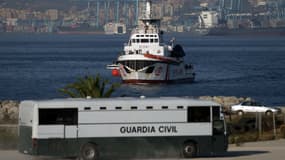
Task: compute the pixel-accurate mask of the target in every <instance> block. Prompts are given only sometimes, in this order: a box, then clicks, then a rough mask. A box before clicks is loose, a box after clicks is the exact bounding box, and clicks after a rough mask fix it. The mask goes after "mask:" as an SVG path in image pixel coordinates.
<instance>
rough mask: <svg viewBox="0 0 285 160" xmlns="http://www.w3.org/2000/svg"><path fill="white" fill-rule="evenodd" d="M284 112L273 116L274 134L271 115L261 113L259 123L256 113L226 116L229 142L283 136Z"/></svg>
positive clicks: (271, 138)
mask: <svg viewBox="0 0 285 160" xmlns="http://www.w3.org/2000/svg"><path fill="white" fill-rule="evenodd" d="M284 116H285V114H284V113H283V114H277V115H276V116H275V126H276V132H275V133H276V134H274V125H273V116H272V115H271V116H266V115H264V114H263V115H262V116H261V117H262V121H261V123H260V124H259V117H258V116H257V115H256V114H250V113H247V114H245V115H243V116H238V115H231V117H226V121H227V127H228V133H229V134H230V135H229V143H230V144H236V145H237V146H240V145H242V143H244V142H255V141H266V140H274V139H277V138H285V124H284V123H285V122H284ZM260 126H261V128H259V127H260Z"/></svg>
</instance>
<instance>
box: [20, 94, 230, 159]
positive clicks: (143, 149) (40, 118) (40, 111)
mask: <svg viewBox="0 0 285 160" xmlns="http://www.w3.org/2000/svg"><path fill="white" fill-rule="evenodd" d="M227 147H228V142H227V131H226V126H225V121H224V115H223V113H222V109H221V106H220V105H219V104H217V103H215V102H212V101H205V100H197V99H191V98H187V97H158V98H146V97H139V98H133V97H129V98H101V99H53V100H26V101H22V102H21V103H20V111H19V151H20V152H21V153H24V154H29V155H35V156H57V157H79V158H80V159H83V160H98V159H100V158H102V157H108V156H111V155H112V156H116V157H118V156H119V157H124V156H136V157H138V156H139V157H144V156H150V157H153V156H156V155H157V154H158V155H159V156H163V155H166V156H167V155H168V153H170V152H173V153H175V155H177V156H181V157H185V158H189V157H195V156H201V155H215V154H220V153H223V152H226V151H227Z"/></svg>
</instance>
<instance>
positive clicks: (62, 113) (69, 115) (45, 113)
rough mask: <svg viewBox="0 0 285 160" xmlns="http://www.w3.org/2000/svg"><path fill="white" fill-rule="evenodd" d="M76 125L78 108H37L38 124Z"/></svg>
mask: <svg viewBox="0 0 285 160" xmlns="http://www.w3.org/2000/svg"><path fill="white" fill-rule="evenodd" d="M55 124H63V125H77V124H78V109H77V108H64V109H51V108H44V109H43V108H41V109H39V125H55Z"/></svg>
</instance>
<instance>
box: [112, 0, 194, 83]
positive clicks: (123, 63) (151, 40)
mask: <svg viewBox="0 0 285 160" xmlns="http://www.w3.org/2000/svg"><path fill="white" fill-rule="evenodd" d="M184 56H185V52H184V50H183V48H182V46H181V45H179V44H175V39H174V38H173V39H172V40H171V41H170V42H169V44H166V43H164V41H163V32H162V31H161V30H160V19H156V18H153V17H152V10H151V1H150V0H147V1H146V4H145V10H144V14H143V16H142V17H141V18H140V19H139V22H138V26H137V27H136V28H134V29H133V31H132V33H131V35H130V39H129V41H128V43H127V44H125V46H124V50H123V51H122V53H121V54H120V55H119V56H118V58H117V60H116V62H115V63H114V64H112V65H108V66H107V68H109V69H111V70H112V74H113V76H120V77H121V78H122V81H123V82H124V83H169V82H177V81H186V82H192V81H193V80H194V78H195V73H194V69H193V65H192V64H191V63H189V64H187V63H185V62H184Z"/></svg>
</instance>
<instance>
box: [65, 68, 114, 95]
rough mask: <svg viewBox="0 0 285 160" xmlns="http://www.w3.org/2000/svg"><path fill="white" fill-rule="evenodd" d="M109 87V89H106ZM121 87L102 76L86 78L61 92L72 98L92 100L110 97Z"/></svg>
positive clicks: (67, 86)
mask: <svg viewBox="0 0 285 160" xmlns="http://www.w3.org/2000/svg"><path fill="white" fill-rule="evenodd" d="M107 86H109V88H108V89H106V87H107ZM118 87H119V84H117V83H109V81H108V80H107V79H103V78H102V77H101V76H100V74H97V75H96V77H93V76H85V77H84V78H79V79H78V80H77V81H75V82H74V83H71V84H68V85H66V86H65V87H64V88H61V89H59V91H60V92H61V93H63V94H65V95H68V96H69V97H72V98H86V97H88V96H90V97H92V98H103V97H110V96H111V95H112V93H113V92H114V91H115V89H116V88H118Z"/></svg>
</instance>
